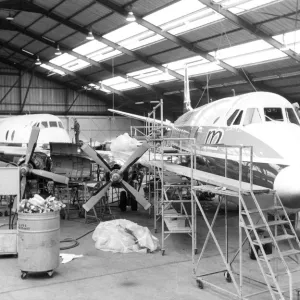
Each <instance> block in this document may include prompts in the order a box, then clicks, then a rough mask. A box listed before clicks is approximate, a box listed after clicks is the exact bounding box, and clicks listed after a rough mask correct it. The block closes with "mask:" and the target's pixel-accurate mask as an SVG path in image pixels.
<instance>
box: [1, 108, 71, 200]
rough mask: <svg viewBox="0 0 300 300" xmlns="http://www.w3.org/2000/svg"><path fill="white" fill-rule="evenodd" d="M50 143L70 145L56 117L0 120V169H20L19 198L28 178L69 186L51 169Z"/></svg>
mask: <svg viewBox="0 0 300 300" xmlns="http://www.w3.org/2000/svg"><path fill="white" fill-rule="evenodd" d="M50 142H60V143H70V142H71V139H70V137H69V135H68V133H67V131H66V130H65V129H64V127H63V124H62V122H61V120H60V119H59V118H58V117H56V116H53V115H50V114H34V115H22V116H13V117H7V118H4V119H2V120H0V167H9V166H19V167H20V175H21V199H22V197H23V195H24V192H25V186H26V177H27V176H28V175H35V176H38V177H42V178H46V179H50V180H53V181H55V182H59V183H62V184H67V183H68V181H69V179H68V178H67V177H66V176H64V175H60V174H55V173H53V172H51V170H50V162H49V143H50Z"/></svg>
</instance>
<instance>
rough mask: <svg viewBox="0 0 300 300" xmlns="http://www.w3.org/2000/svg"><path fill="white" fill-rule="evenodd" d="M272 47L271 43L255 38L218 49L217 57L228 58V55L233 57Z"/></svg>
mask: <svg viewBox="0 0 300 300" xmlns="http://www.w3.org/2000/svg"><path fill="white" fill-rule="evenodd" d="M270 48H273V47H272V45H270V44H269V43H267V42H265V41H263V40H257V41H253V42H249V43H244V44H241V45H236V46H232V47H228V48H225V49H221V50H218V51H217V52H218V58H219V59H224V58H229V57H234V56H238V55H244V54H247V53H253V52H257V51H261V50H266V49H270ZM209 54H210V55H213V56H214V55H215V51H213V52H210V53H209Z"/></svg>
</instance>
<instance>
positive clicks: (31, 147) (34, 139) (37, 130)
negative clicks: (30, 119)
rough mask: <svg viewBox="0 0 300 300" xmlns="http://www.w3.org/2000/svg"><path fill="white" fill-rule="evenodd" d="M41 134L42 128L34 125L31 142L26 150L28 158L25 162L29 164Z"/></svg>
mask: <svg viewBox="0 0 300 300" xmlns="http://www.w3.org/2000/svg"><path fill="white" fill-rule="evenodd" d="M39 134H40V128H39V127H36V126H33V127H32V130H31V134H30V138H29V143H28V147H27V151H26V159H25V164H26V165H27V164H28V163H29V161H30V159H31V157H32V154H33V152H34V149H35V147H36V142H37V140H38V137H39Z"/></svg>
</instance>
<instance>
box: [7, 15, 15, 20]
mask: <svg viewBox="0 0 300 300" xmlns="http://www.w3.org/2000/svg"><path fill="white" fill-rule="evenodd" d="M13 19H14V16H13V15H12V13H9V15H8V16H7V17H6V20H7V21H12V20H13Z"/></svg>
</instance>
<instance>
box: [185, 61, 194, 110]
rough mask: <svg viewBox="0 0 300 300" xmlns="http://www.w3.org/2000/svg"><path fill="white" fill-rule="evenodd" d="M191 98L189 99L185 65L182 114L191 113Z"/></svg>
mask: <svg viewBox="0 0 300 300" xmlns="http://www.w3.org/2000/svg"><path fill="white" fill-rule="evenodd" d="M192 110H193V108H192V106H191V98H190V86H189V76H188V68H187V65H185V67H184V108H183V112H184V113H186V112H188V111H192Z"/></svg>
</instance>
